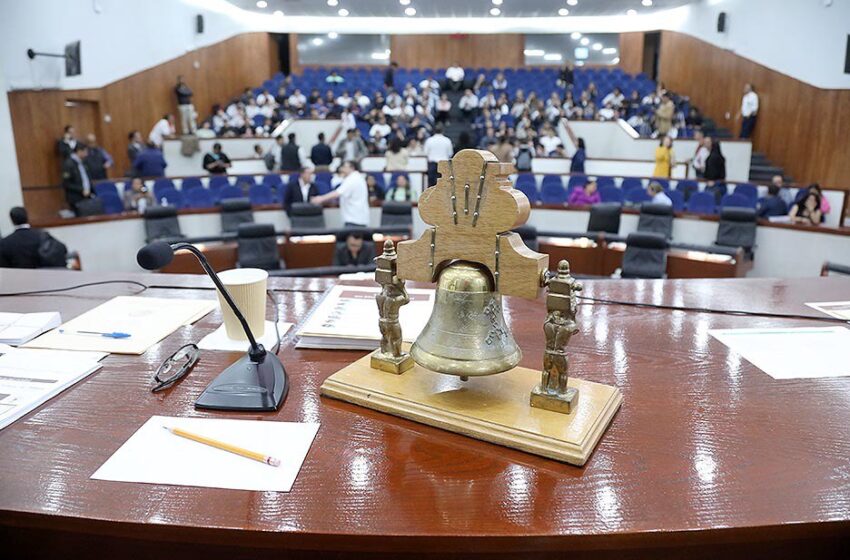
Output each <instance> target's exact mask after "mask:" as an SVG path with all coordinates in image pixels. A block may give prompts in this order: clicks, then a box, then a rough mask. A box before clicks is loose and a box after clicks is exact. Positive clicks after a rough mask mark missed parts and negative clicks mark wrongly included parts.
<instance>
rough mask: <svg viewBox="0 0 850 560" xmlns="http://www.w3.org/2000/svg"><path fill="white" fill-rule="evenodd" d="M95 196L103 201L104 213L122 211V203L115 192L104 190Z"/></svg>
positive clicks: (118, 212)
mask: <svg viewBox="0 0 850 560" xmlns="http://www.w3.org/2000/svg"><path fill="white" fill-rule="evenodd" d="M113 187H114V185H113ZM97 198H98V199H100V201H101V202H102V203H103V212H104V214H120V213H121V212H123V211H124V203H123V202H122V201H121V197H119V196H118V195H117V194H115V193H110V192H105V193H102V194H98V195H97Z"/></svg>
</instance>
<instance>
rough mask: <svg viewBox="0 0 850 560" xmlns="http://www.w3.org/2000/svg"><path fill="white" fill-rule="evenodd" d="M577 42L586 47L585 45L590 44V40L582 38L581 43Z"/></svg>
mask: <svg viewBox="0 0 850 560" xmlns="http://www.w3.org/2000/svg"><path fill="white" fill-rule="evenodd" d="M579 42H580V43H581V44H582V45H584V46H585V47H586V46H587V45H589V44H590V39H588V38H587V37H582V38H581V41H579Z"/></svg>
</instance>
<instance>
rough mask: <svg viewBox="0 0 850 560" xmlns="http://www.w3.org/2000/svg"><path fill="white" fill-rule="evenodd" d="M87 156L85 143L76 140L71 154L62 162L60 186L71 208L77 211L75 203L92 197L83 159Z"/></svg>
mask: <svg viewBox="0 0 850 560" xmlns="http://www.w3.org/2000/svg"><path fill="white" fill-rule="evenodd" d="M86 156H88V149H87V148H86V145H85V144H83V143H81V142H77V144H76V145H75V146H74V151H73V153H72V154H71V156H70V157H69V158H68V159H66V160H65V161H64V162H63V163H62V188H63V189H65V200H67V201H68V206H70V207H71V210H73V211H74V212H77V205H78V204H79V203H80V202H82V201H83V200H85V199H87V198H91V197H92V185H91V179H90V178H89V172H88V170H87V169H86V165H85V159H86Z"/></svg>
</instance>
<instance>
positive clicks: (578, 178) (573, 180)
mask: <svg viewBox="0 0 850 560" xmlns="http://www.w3.org/2000/svg"><path fill="white" fill-rule="evenodd" d="M546 177H549V175H547V176H546ZM546 177H543V184H544V185H545V184H546ZM559 179H560V177H559ZM586 184H587V176H586V175H570V179H569V180H568V181H567V190H570V189H572V188H573V187H575V186H578V185H586ZM612 184H613V182H612ZM597 186H599V184H598V183H597Z"/></svg>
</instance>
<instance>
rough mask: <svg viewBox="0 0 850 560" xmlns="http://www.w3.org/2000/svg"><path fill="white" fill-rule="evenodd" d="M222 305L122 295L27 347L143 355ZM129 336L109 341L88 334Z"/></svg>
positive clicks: (213, 301) (209, 301)
mask: <svg viewBox="0 0 850 560" xmlns="http://www.w3.org/2000/svg"><path fill="white" fill-rule="evenodd" d="M217 306H218V302H217V301H216V300H203V299H170V298H152V297H133V296H119V297H116V298H113V299H111V300H109V301H107V302H106V303H103V304H101V305H99V306H97V307H95V308H94V309H92V310H91V311H88V312H86V313H83V314H82V315H80V316H79V317H77V318H75V319H72V320H70V321H68V322H67V323H65V324H64V325H62V329H61V331H60V330H59V329H54V330H52V331H50V332H48V333H45V334H43V335H42V336H40V337H38V338H36V339H35V340H33V341H31V342H29V343H27V344H26V346H27V347H30V348H53V349H58V350H89V351H99V352H109V353H114V354H143V353H144V352H145V350H147V349H148V348H150V347H151V346H153V345H154V344H156V343H157V342H159V341H160V340H162V339H163V338H165V337H166V336H168V335H170V334H171V333H173V332H174V331H175V330H177V329H178V328H180V327H181V326H183V325H187V324H191V323H193V322H195V321H197V320H198V319H200V318H201V317H203V316H204V315H206V314H207V313H209V312H210V311H212V310H213V309H215V308H216V307H217ZM92 332H94V333H104V332H105V333H111V332H119V333H126V334H129V335H130V336H129V337H127V338H108V337H103V336H98V335H96V334H95V335H92V334H84V333H92Z"/></svg>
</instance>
